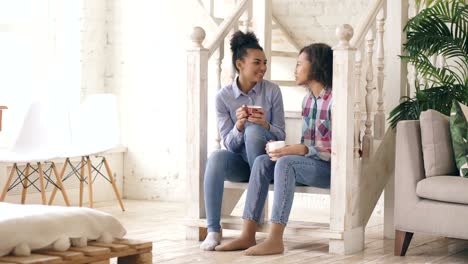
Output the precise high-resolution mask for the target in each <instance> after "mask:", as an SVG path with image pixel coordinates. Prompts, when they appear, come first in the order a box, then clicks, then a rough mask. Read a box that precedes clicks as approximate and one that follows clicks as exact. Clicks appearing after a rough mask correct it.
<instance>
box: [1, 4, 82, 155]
mask: <svg viewBox="0 0 468 264" xmlns="http://www.w3.org/2000/svg"><path fill="white" fill-rule="evenodd" d="M81 13H82V1H62V0H0V105H7V106H8V107H9V108H10V109H9V110H7V111H5V112H4V124H3V127H4V129H5V130H4V131H2V134H0V146H5V142H6V141H11V140H12V139H13V138H14V135H15V134H16V131H17V130H18V129H19V127H20V126H21V123H22V122H21V120H22V118H23V117H22V115H23V114H24V112H25V111H26V108H27V107H28V106H29V103H30V102H31V101H32V100H41V99H43V98H48V99H51V100H70V99H73V98H76V99H73V100H79V97H80V87H81V81H80V80H81V63H80V58H81V36H80V30H81ZM13 120H15V121H14V122H13ZM8 143H11V142H8Z"/></svg>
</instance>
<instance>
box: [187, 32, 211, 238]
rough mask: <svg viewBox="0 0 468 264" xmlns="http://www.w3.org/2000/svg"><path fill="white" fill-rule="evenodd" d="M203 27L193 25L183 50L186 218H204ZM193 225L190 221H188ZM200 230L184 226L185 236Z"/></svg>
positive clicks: (199, 234) (205, 88)
mask: <svg viewBox="0 0 468 264" xmlns="http://www.w3.org/2000/svg"><path fill="white" fill-rule="evenodd" d="M205 36H206V34H205V30H203V28H201V27H194V28H193V31H192V34H191V35H190V38H191V40H192V47H190V48H189V49H188V50H187V99H186V100H187V114H186V117H187V127H186V131H187V136H186V145H187V151H186V168H185V177H186V183H187V185H186V186H187V189H186V192H187V196H186V208H187V211H186V216H187V218H188V219H187V220H188V221H197V222H198V221H199V219H201V218H205V208H204V206H203V205H204V202H203V174H204V171H205V165H206V156H207V131H208V129H207V105H208V103H207V97H208V96H207V93H208V84H207V77H208V72H207V70H208V49H205V48H204V47H203V44H202V42H203V40H204V39H205ZM191 226H193V225H191ZM203 233H204V230H202V229H200V228H198V227H187V230H186V238H187V239H202V238H203Z"/></svg>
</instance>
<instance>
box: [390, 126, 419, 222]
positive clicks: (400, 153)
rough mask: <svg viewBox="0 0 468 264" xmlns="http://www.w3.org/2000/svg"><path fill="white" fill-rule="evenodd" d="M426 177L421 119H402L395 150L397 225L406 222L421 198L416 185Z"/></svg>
mask: <svg viewBox="0 0 468 264" xmlns="http://www.w3.org/2000/svg"><path fill="white" fill-rule="evenodd" d="M424 178H425V172H424V161H423V153H422V145H421V128H420V126H419V121H401V122H399V123H398V126H397V135H396V150H395V226H396V227H398V225H399V224H401V223H405V222H406V221H405V219H406V217H407V214H408V213H409V211H411V210H412V209H413V208H414V206H415V204H416V203H417V202H418V201H419V200H421V199H420V198H419V197H418V196H417V195H416V185H417V184H418V182H419V181H420V180H422V179H424Z"/></svg>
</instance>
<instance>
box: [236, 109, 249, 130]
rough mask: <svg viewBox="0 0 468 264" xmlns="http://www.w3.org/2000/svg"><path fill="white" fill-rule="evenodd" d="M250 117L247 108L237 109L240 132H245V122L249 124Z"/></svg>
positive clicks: (237, 123)
mask: <svg viewBox="0 0 468 264" xmlns="http://www.w3.org/2000/svg"><path fill="white" fill-rule="evenodd" d="M248 117H249V114H248V113H247V106H246V105H242V106H241V107H239V108H237V110H236V118H237V121H236V128H237V130H239V131H244V128H245V122H247V118H248Z"/></svg>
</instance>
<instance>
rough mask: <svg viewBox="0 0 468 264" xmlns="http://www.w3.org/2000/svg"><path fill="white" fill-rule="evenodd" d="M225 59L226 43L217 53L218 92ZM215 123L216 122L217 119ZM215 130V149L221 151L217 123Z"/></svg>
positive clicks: (222, 44)
mask: <svg viewBox="0 0 468 264" xmlns="http://www.w3.org/2000/svg"><path fill="white" fill-rule="evenodd" d="M223 59H224V42H223V43H221V45H220V46H219V48H218V52H217V56H216V60H215V63H216V92H218V91H219V90H221V86H222V83H221V73H222V70H223V67H222V66H223V65H222V64H223ZM215 122H216V119H215ZM214 128H215V129H216V131H215V139H214V140H215V145H214V149H215V150H217V149H221V143H220V142H221V136H220V135H219V130H218V124H217V122H216V125H215V126H214Z"/></svg>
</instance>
